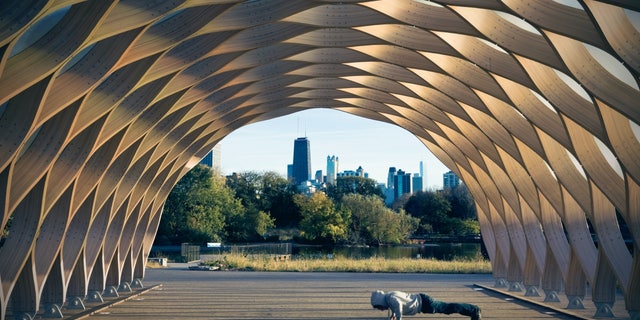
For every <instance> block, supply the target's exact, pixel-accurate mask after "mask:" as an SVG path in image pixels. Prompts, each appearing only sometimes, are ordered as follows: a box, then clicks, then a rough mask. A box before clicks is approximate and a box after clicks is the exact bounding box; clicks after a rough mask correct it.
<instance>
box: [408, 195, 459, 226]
mask: <svg viewBox="0 0 640 320" xmlns="http://www.w3.org/2000/svg"><path fill="white" fill-rule="evenodd" d="M404 210H405V211H406V212H407V213H408V214H410V215H411V216H414V217H416V218H419V219H420V226H419V228H418V232H419V233H430V232H436V233H449V230H450V228H449V223H450V219H449V212H450V211H451V205H450V204H449V201H447V199H445V198H444V197H443V196H442V195H441V194H440V193H437V192H432V191H418V192H416V193H414V194H413V196H411V197H410V198H409V200H408V201H407V203H406V204H405V206H404Z"/></svg>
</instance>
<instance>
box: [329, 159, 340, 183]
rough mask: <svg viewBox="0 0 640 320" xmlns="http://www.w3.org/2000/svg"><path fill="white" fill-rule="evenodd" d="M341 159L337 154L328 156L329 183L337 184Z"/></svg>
mask: <svg viewBox="0 0 640 320" xmlns="http://www.w3.org/2000/svg"><path fill="white" fill-rule="evenodd" d="M339 164H340V161H339V160H338V157H336V156H327V183H331V184H335V183H336V177H337V174H338V170H339Z"/></svg>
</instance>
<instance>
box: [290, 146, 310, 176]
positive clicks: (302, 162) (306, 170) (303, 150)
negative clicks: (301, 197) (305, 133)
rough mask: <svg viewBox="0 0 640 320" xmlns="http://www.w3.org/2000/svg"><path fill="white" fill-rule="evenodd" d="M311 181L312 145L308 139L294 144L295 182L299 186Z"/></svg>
mask: <svg viewBox="0 0 640 320" xmlns="http://www.w3.org/2000/svg"><path fill="white" fill-rule="evenodd" d="M309 179H311V145H310V142H309V140H308V139H307V138H306V137H303V138H297V139H296V140H295V141H294V142H293V182H294V183H296V184H298V183H302V182H305V181H308V180H309Z"/></svg>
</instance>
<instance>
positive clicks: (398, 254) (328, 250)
mask: <svg viewBox="0 0 640 320" xmlns="http://www.w3.org/2000/svg"><path fill="white" fill-rule="evenodd" d="M291 253H292V254H293V255H299V256H309V257H317V256H330V255H333V256H334V257H337V256H341V257H345V258H353V259H366V258H371V257H384V258H388V259H398V258H423V259H431V258H433V259H437V260H448V261H450V260H475V259H479V258H482V257H486V254H484V253H483V250H482V246H481V244H480V243H428V244H421V245H407V246H380V247H365V246H305V245H294V246H293V248H292V252H291Z"/></svg>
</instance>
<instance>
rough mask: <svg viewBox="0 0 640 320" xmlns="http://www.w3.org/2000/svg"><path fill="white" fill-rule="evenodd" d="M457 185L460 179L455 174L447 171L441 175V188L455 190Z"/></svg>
mask: <svg viewBox="0 0 640 320" xmlns="http://www.w3.org/2000/svg"><path fill="white" fill-rule="evenodd" d="M458 185H460V179H459V178H458V176H457V175H456V174H455V173H453V171H449V172H447V173H445V174H443V175H442V187H443V188H455V187H457V186H458Z"/></svg>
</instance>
